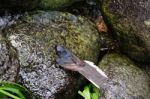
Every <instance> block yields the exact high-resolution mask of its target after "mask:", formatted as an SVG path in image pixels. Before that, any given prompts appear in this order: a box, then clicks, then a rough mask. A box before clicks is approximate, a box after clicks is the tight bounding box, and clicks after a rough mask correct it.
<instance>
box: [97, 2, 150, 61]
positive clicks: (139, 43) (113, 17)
mask: <svg viewBox="0 0 150 99" xmlns="http://www.w3.org/2000/svg"><path fill="white" fill-rule="evenodd" d="M99 1H100V0H99ZM101 8H102V12H103V15H104V16H105V19H106V21H107V23H108V25H109V26H111V28H112V29H113V35H114V36H115V37H116V38H117V39H118V41H119V43H120V46H121V49H122V52H124V53H126V54H127V55H128V56H129V57H130V58H132V59H134V60H137V61H140V62H150V61H149V60H150V25H149V23H150V21H149V20H150V1H149V0H136V1H134V0H104V1H103V2H101Z"/></svg>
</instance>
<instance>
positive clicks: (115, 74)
mask: <svg viewBox="0 0 150 99" xmlns="http://www.w3.org/2000/svg"><path fill="white" fill-rule="evenodd" d="M149 5H150V1H149V0H147V1H146V0H145V1H143V0H136V1H132V0H125V1H124V0H107V1H102V0H97V1H93V0H86V1H82V0H22V1H19V0H5V1H4V0H2V1H0V14H1V17H0V55H1V56H0V80H1V81H13V82H16V83H20V84H22V85H23V86H25V87H26V88H28V89H29V90H30V91H31V92H32V93H33V95H34V98H39V99H62V98H63V99H76V95H77V91H78V90H79V88H81V87H82V86H83V85H84V84H85V82H86V80H85V79H84V77H82V76H81V75H80V74H78V73H76V72H71V71H67V70H64V69H63V68H61V67H60V66H58V64H57V63H56V62H55V61H56V60H55V59H56V53H55V45H57V44H60V45H64V46H66V47H67V48H68V49H69V50H71V51H72V52H73V53H75V54H76V55H77V56H78V57H80V58H81V59H84V60H89V61H92V62H94V63H95V64H96V65H98V66H99V68H101V69H102V70H103V71H104V72H106V74H107V75H108V76H109V78H110V79H111V80H112V82H113V85H112V88H113V91H114V93H112V92H109V91H108V90H104V91H103V93H102V95H101V99H149V98H150V94H149V93H150V78H149V77H150V70H149V66H150V61H149V60H150V19H149V18H150V6H149ZM87 72H88V71H87ZM91 75H92V74H91ZM101 90H103V89H101Z"/></svg>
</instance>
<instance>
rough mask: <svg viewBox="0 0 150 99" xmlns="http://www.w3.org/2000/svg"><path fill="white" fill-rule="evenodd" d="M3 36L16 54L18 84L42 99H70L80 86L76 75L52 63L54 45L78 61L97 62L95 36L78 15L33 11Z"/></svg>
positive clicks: (83, 19) (93, 27) (91, 25)
mask: <svg viewBox="0 0 150 99" xmlns="http://www.w3.org/2000/svg"><path fill="white" fill-rule="evenodd" d="M5 33H6V34H7V38H8V39H9V41H10V42H11V44H12V46H13V47H14V48H16V50H17V52H18V59H19V61H20V65H21V68H20V73H19V74H20V77H21V78H20V80H21V83H23V84H24V86H26V87H27V88H28V89H30V90H31V91H32V92H33V93H34V95H36V96H38V97H40V98H42V99H46V98H50V99H51V98H52V99H53V98H55V99H62V98H63V99H68V97H70V98H72V97H73V96H74V94H75V93H76V92H77V90H78V87H79V85H80V84H81V83H79V82H81V80H80V76H78V77H77V75H76V74H74V75H72V74H70V73H69V72H67V71H65V70H64V69H62V68H60V67H59V66H58V65H57V64H56V63H55V59H56V53H55V45H57V44H60V45H64V46H65V47H67V48H68V49H69V50H71V51H72V52H73V53H75V54H76V55H77V56H79V57H80V58H81V59H86V60H90V61H93V62H95V63H96V62H97V61H98V56H99V49H100V45H99V33H98V32H97V30H96V29H95V26H94V25H93V23H92V22H90V21H89V20H88V19H86V18H83V17H80V16H79V17H76V16H74V15H72V14H69V13H62V12H57V11H53V12H44V11H36V12H32V13H30V14H26V15H25V16H23V18H22V20H20V21H18V22H17V23H16V25H13V26H12V27H9V28H8V29H7V30H6V31H5ZM60 94H61V95H60Z"/></svg>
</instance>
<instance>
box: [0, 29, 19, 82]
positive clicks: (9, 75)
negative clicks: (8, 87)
mask: <svg viewBox="0 0 150 99" xmlns="http://www.w3.org/2000/svg"><path fill="white" fill-rule="evenodd" d="M0 33H1V32H0ZM18 69H19V62H18V60H17V57H16V51H15V49H14V48H13V47H11V46H9V44H8V42H7V41H6V39H5V38H4V37H3V36H2V35H1V34H0V81H13V82H14V81H15V80H16V78H17V74H18Z"/></svg>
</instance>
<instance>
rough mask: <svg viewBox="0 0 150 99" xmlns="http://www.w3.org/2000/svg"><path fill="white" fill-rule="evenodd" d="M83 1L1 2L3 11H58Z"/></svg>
mask: <svg viewBox="0 0 150 99" xmlns="http://www.w3.org/2000/svg"><path fill="white" fill-rule="evenodd" d="M78 1H82V0H1V1H0V11H1V10H6V9H7V10H8V9H9V10H12V9H13V10H19V11H20V10H32V9H34V8H38V7H39V8H40V9H46V10H52V9H53V10H54V9H55V10H56V9H60V8H63V7H66V6H70V5H71V4H73V3H74V2H78Z"/></svg>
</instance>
